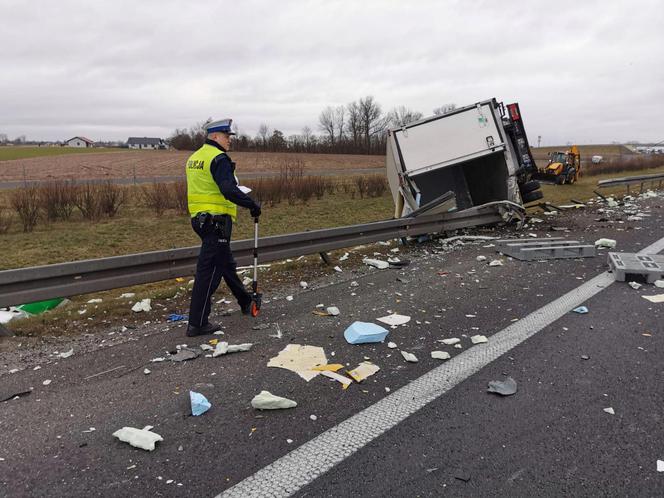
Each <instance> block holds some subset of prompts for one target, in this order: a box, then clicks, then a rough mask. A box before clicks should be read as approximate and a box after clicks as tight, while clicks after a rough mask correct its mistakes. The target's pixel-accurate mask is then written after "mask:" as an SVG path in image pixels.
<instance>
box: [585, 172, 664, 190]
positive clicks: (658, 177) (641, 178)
mask: <svg viewBox="0 0 664 498" xmlns="http://www.w3.org/2000/svg"><path fill="white" fill-rule="evenodd" d="M663 181H664V173H657V174H655V175H636V176H625V177H622V178H609V179H608V180H600V181H598V182H597V187H598V188H606V187H618V186H620V185H625V186H626V187H627V193H628V194H629V187H630V185H640V186H641V187H640V192H641V193H643V188H644V185H645V184H646V183H648V182H650V186H651V188H654V187H655V183H657V182H659V184H658V186H657V188H662V182H663Z"/></svg>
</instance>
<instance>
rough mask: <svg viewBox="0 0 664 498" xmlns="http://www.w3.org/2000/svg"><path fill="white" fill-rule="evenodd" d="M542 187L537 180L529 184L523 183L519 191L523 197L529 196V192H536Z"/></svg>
mask: <svg viewBox="0 0 664 498" xmlns="http://www.w3.org/2000/svg"><path fill="white" fill-rule="evenodd" d="M540 187H541V185H540V182H538V181H537V180H530V181H529V182H526V183H522V184H521V185H519V190H520V191H521V195H523V194H527V193H528V192H532V191H534V190H539V188H540Z"/></svg>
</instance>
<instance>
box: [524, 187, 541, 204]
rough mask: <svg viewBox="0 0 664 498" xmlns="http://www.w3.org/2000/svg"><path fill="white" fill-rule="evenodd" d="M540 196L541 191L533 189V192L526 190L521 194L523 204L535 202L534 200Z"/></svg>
mask: <svg viewBox="0 0 664 498" xmlns="http://www.w3.org/2000/svg"><path fill="white" fill-rule="evenodd" d="M542 197H544V194H543V193H542V191H541V190H535V191H534V192H528V193H527V194H525V195H522V196H521V199H522V200H523V203H524V204H528V203H529V202H535V201H536V200H539V199H541V198H542Z"/></svg>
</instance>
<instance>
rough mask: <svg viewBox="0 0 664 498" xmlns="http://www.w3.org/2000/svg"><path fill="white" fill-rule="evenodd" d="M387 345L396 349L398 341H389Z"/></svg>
mask: <svg viewBox="0 0 664 498" xmlns="http://www.w3.org/2000/svg"><path fill="white" fill-rule="evenodd" d="M387 347H388V348H390V349H395V348H396V347H397V343H396V342H388V343H387Z"/></svg>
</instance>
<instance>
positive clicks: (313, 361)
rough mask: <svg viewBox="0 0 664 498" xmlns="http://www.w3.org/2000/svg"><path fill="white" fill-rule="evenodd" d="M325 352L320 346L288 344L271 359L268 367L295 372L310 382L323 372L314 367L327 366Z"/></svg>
mask: <svg viewBox="0 0 664 498" xmlns="http://www.w3.org/2000/svg"><path fill="white" fill-rule="evenodd" d="M326 364H327V358H326V357H325V351H324V350H323V348H321V347H318V346H304V345H301V344H288V345H287V346H286V347H285V348H284V349H282V350H281V351H280V352H279V354H278V355H277V356H275V357H274V358H271V359H270V361H269V362H268V364H267V366H268V367H275V368H283V369H286V370H290V371H291V372H295V373H296V374H298V375H299V376H300V377H302V378H303V379H304V380H306V381H307V382H309V381H310V380H311V379H313V378H314V377H316V376H317V375H319V374H320V373H321V372H320V371H316V370H313V368H314V367H317V366H320V365H326Z"/></svg>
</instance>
